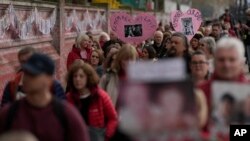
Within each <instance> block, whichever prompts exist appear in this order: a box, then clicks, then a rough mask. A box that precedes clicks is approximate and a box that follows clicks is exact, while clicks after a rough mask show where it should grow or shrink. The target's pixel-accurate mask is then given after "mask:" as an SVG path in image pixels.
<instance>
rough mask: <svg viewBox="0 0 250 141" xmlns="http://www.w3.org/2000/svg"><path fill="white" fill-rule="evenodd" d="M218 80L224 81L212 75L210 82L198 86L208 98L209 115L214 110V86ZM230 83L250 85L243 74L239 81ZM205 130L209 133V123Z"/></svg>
mask: <svg viewBox="0 0 250 141" xmlns="http://www.w3.org/2000/svg"><path fill="white" fill-rule="evenodd" d="M217 80H221V81H223V79H221V78H220V77H219V76H217V75H216V74H214V75H212V77H211V78H210V80H208V81H206V82H204V83H202V84H201V85H199V86H198V87H199V88H200V89H201V90H202V91H203V92H204V94H205V96H206V100H207V105H208V112H209V114H210V113H211V110H212V109H211V108H212V84H213V82H214V81H217ZM225 81H226V80H225ZM227 81H228V80H227ZM230 81H233V82H240V83H248V82H249V81H248V80H247V78H246V77H245V75H244V74H241V75H239V77H238V78H237V79H235V80H230ZM209 116H210V115H209ZM203 130H204V131H205V132H207V131H208V123H207V125H206V127H204V128H203Z"/></svg>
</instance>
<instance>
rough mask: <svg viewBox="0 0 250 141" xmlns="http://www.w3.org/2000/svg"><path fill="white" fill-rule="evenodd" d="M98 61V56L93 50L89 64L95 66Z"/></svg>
mask: <svg viewBox="0 0 250 141" xmlns="http://www.w3.org/2000/svg"><path fill="white" fill-rule="evenodd" d="M99 61H100V56H99V54H98V53H97V52H95V51H94V52H93V53H92V55H91V60H90V62H91V65H93V66H97V65H98V64H99Z"/></svg>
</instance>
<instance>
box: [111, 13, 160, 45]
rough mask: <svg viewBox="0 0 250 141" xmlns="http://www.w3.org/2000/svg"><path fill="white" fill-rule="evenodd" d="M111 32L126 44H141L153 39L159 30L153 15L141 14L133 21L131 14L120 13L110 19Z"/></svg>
mask: <svg viewBox="0 0 250 141" xmlns="http://www.w3.org/2000/svg"><path fill="white" fill-rule="evenodd" d="M110 26H111V30H112V31H113V32H114V33H115V34H116V36H117V37H118V38H119V39H121V40H122V41H124V42H126V43H141V42H142V41H145V40H147V39H148V38H150V37H152V35H153V34H154V32H155V31H156V29H157V22H156V19H155V17H154V16H153V15H150V14H147V13H140V14H139V15H137V16H136V18H135V19H133V18H132V17H131V16H130V15H129V14H127V13H123V12H119V13H114V14H112V16H111V18H110Z"/></svg>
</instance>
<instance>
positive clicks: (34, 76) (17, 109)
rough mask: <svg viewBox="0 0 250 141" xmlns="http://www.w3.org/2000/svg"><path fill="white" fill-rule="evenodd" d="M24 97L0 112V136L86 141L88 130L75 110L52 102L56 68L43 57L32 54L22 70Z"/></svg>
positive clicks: (67, 105) (49, 59)
mask: <svg viewBox="0 0 250 141" xmlns="http://www.w3.org/2000/svg"><path fill="white" fill-rule="evenodd" d="M22 69H23V71H24V76H23V91H24V93H25V94H26V97H25V98H23V99H21V100H19V101H16V102H14V103H13V104H11V105H9V106H6V107H4V108H3V109H2V110H1V111H0V134H1V133H5V132H7V131H15V130H18V131H20V130H22V131H28V132H31V133H32V134H34V135H35V136H36V137H37V138H38V139H39V141H89V136H88V133H87V129H86V126H85V124H84V123H83V120H82V118H81V116H80V114H79V113H78V112H77V110H76V109H75V108H74V107H72V106H70V105H69V104H67V103H64V102H61V101H59V100H56V99H54V98H53V96H52V94H51V93H50V86H51V84H52V83H53V74H54V71H55V65H54V62H53V61H52V59H51V58H49V57H48V56H46V55H44V54H37V53H35V54H33V55H32V56H31V58H30V59H29V60H28V62H27V63H25V64H24V65H23V66H22Z"/></svg>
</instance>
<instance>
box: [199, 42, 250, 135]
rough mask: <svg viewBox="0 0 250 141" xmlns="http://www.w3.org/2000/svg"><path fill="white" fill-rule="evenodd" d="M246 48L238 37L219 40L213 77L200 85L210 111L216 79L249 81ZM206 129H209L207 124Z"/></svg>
mask: <svg viewBox="0 0 250 141" xmlns="http://www.w3.org/2000/svg"><path fill="white" fill-rule="evenodd" d="M244 56H245V49H244V45H243V43H242V41H241V40H239V39H237V38H223V39H221V40H219V41H218V43H217V47H216V48H215V51H214V64H215V72H214V74H213V76H212V77H211V79H210V80H209V81H207V82H205V83H203V84H201V85H200V86H199V88H200V89H201V90H203V92H204V93H205V95H206V98H207V103H208V108H209V111H211V108H212V107H211V92H212V91H211V89H212V83H213V82H214V81H216V80H223V81H227V82H239V83H249V81H248V79H247V78H246V76H245V75H244V72H243V70H244V63H245V57H244ZM204 131H208V128H207V126H206V127H204Z"/></svg>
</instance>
